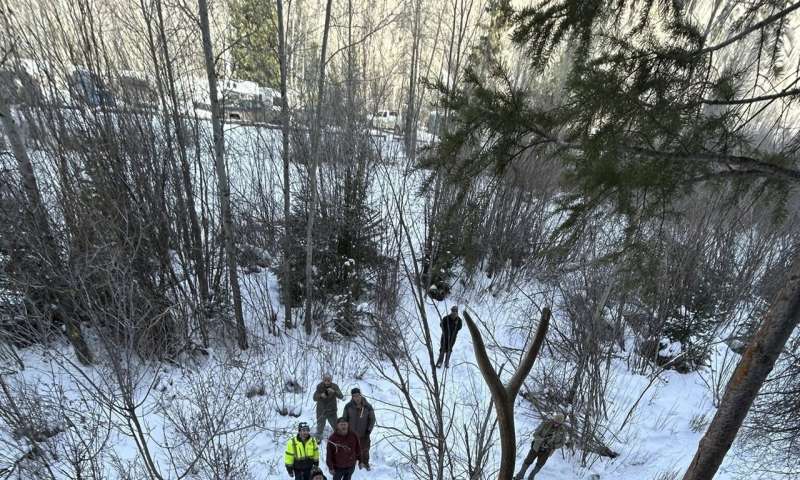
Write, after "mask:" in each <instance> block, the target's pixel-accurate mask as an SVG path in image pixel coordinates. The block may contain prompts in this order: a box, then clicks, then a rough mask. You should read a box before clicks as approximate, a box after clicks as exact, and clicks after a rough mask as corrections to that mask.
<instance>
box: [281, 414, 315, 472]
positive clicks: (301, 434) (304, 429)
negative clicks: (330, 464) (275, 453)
mask: <svg viewBox="0 0 800 480" xmlns="http://www.w3.org/2000/svg"><path fill="white" fill-rule="evenodd" d="M284 464H285V465H286V471H288V472H289V476H290V477H294V478H295V480H311V478H312V477H311V470H312V469H314V468H317V467H318V466H319V448H318V447H317V440H316V439H315V438H314V437H312V436H311V429H310V428H309V427H308V424H307V423H305V422H301V423H300V425H299V426H298V427H297V435H296V436H294V437H292V438H290V439H289V442H288V443H287V444H286V452H284Z"/></svg>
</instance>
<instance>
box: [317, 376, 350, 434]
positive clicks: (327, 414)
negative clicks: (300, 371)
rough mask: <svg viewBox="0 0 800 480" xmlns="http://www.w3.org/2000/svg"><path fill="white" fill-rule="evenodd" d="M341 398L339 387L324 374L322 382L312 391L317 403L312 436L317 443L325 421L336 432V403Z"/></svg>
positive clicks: (342, 395) (331, 378) (342, 396)
mask: <svg viewBox="0 0 800 480" xmlns="http://www.w3.org/2000/svg"><path fill="white" fill-rule="evenodd" d="M343 398H344V394H343V393H342V391H341V390H340V389H339V385H336V384H335V383H333V377H331V375H330V374H329V373H326V374H324V375H323V376H322V382H321V383H320V384H319V385H317V389H316V390H315V391H314V401H315V402H317V432H316V434H315V435H314V436H315V437H317V441H319V440H322V432H323V431H324V430H325V422H326V421H327V422H328V423H329V424H330V426H331V429H332V430H336V411H337V410H338V408H337V402H338V400H340V399H343Z"/></svg>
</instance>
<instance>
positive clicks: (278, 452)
mask: <svg viewBox="0 0 800 480" xmlns="http://www.w3.org/2000/svg"><path fill="white" fill-rule="evenodd" d="M237 128H238V130H237ZM238 132H245V137H247V133H246V132H247V130H246V129H242V128H241V127H234V129H233V130H231V132H230V133H229V135H230V136H229V138H230V140H229V148H231V150H232V151H233V152H234V153H233V154H235V155H237V156H239V158H242V159H245V158H249V159H250V160H251V161H250V162H246V161H240V162H232V167H231V169H232V176H233V177H234V191H235V193H236V194H240V195H244V194H245V193H246V191H247V189H248V186H249V185H250V183H249V180H252V178H254V176H256V175H257V174H256V173H254V172H256V170H257V169H258V167H259V162H260V161H262V160H264V159H265V158H266V159H270V160H271V161H277V160H276V159H278V158H279V157H278V153H279V152H275V151H272V150H267V152H268V153H263V151H261V152H262V153H261V155H262V156H261V157H258V156H254V155H249V154H248V152H249V151H250V150H248V148H252V147H253V146H257V144H249V143H247V142H244V144H238V145H237V143H236V137H237V135H238V134H239V133H238ZM264 133H265V135H266V136H265V137H263V138H261V139H260V140H259V141H264V142H266V143H267V144H271V145H277V144H278V143H279V142H278V141H277V135H278V134H279V132H278V131H276V130H264ZM378 141H381V142H384V143H383V144H382V145H381V150H382V151H383V152H386V155H387V157H392V156H395V155H397V154H398V151H399V149H400V146H399V145H400V143H401V142H400V141H399V140H398V139H396V138H392V137H390V136H387V137H383V138H380V139H379V140H378ZM237 148H239V149H241V150H240V151H238V153H236V149H237ZM273 165H274V164H273ZM296 174H297V173H296V171H294V170H293V175H296ZM258 175H264V178H271V179H272V180H271V181H273V182H275V183H274V185H275V186H277V185H279V182H280V180H279V177H278V176H277V175H271V174H269V173H268V172H267V174H264V173H263V172H262V173H261V174H258ZM375 175H376V177H375V180H376V183H377V184H378V185H381V186H384V187H385V186H387V185H388V184H391V185H392V186H393V187H394V188H391V189H389V188H382V189H380V190H381V191H382V192H383V193H384V194H388V193H387V192H392V193H391V195H393V196H395V198H394V199H393V200H397V199H399V200H400V201H399V202H395V203H399V204H400V205H401V206H402V207H401V208H404V209H407V210H406V214H407V215H408V216H409V217H410V218H411V219H412V221H411V222H410V223H411V224H412V225H415V226H417V227H419V225H421V222H415V221H413V220H414V219H415V218H417V219H418V218H419V214H420V211H421V208H422V206H421V205H420V204H419V202H417V201H415V200H414V198H413V194H414V192H415V188H414V187H415V185H416V184H417V181H418V178H416V177H414V175H418V174H411V175H410V176H406V175H404V173H403V169H402V167H401V166H397V165H394V166H393V165H389V164H387V165H384V166H381V167H379V168H377V169H376V173H375ZM275 191H276V192H278V191H279V189H277V188H276V190H275ZM386 200H387V199H385V198H384V199H379V198H376V199H375V201H376V206H377V207H379V208H381V209H384V213H385V214H387V215H389V217H390V218H391V212H390V211H389V210H391V208H393V207H392V206H391V204H392V202H388V201H386ZM387 228H388V226H387ZM414 233H415V235H417V236H418V238H417V239H416V240H417V241H419V240H420V239H421V233H422V232H421V231H415V232H414ZM241 282H242V289H243V295H244V303H245V313H246V316H247V324H248V329H249V333H250V335H251V339H252V340H251V344H252V345H253V346H252V348H251V349H250V350H248V351H246V352H240V351H238V350H237V349H236V348H235V347H233V346H230V347H226V345H225V344H224V343H223V342H218V343H217V344H216V346H215V347H214V348H211V349H210V350H209V351H208V352H207V354H198V355H194V356H190V355H186V356H185V358H184V360H185V361H184V362H183V363H182V364H181V365H165V364H150V363H146V362H144V361H142V360H141V359H138V358H133V357H132V356H131V355H127V354H120V353H119V352H106V353H105V354H102V351H103V350H102V346H101V345H100V344H99V343H98V342H99V340H98V339H90V341H92V342H93V345H94V346H95V348H96V350H97V351H99V352H101V354H100V358H99V359H98V360H99V361H98V362H97V365H96V366H94V367H90V368H85V367H80V366H79V364H78V362H77V359H76V358H75V356H74V354H73V352H72V351H71V350H70V349H69V348H68V347H67V346H66V345H65V344H64V343H63V342H61V343H57V344H56V346H55V348H51V349H44V348H43V347H40V346H37V347H30V348H27V349H25V350H23V351H22V352H21V354H20V355H21V358H22V360H23V362H24V364H25V369H24V370H19V369H16V370H15V371H14V373H10V374H8V375H4V380H5V383H6V384H7V385H8V387H7V388H9V389H10V390H11V391H13V392H17V393H18V392H27V393H28V394H29V395H27V396H24V395H23V396H21V397H27V398H28V399H30V402H29V403H25V404H20V405H19V408H20V409H21V410H23V411H28V412H31V414H32V416H34V417H36V418H39V419H40V420H41V422H43V423H46V424H48V425H51V426H53V427H57V429H58V430H60V431H61V433H58V434H56V435H55V436H54V437H52V438H51V439H49V440H42V441H41V443H42V444H44V445H48V447H47V448H52V449H53V452H54V455H53V458H57V459H58V460H57V461H56V462H55V463H54V466H53V473H54V475H55V476H56V478H59V479H62V478H63V479H72V478H76V477H75V465H74V464H72V465H70V458H74V457H75V452H76V451H79V450H80V451H85V452H90V453H93V454H94V455H96V458H94V459H93V460H94V461H93V462H92V461H91V459H83V460H82V462H83V463H81V465H91V464H92V463H94V464H95V465H97V466H99V470H97V471H92V470H91V468H89V467H86V468H88V472H85V473H84V474H85V475H86V476H85V477H84V478H108V479H124V478H130V479H139V478H146V473H145V470H146V469H148V468H151V469H152V468H154V469H156V470H158V471H159V472H160V474H161V475H162V476H163V477H164V478H181V476H182V475H184V474H185V476H183V477H182V478H189V479H213V478H229V477H224V476H222V475H226V474H227V475H231V476H230V478H253V479H278V478H287V475H286V472H285V469H284V467H283V465H282V451H283V448H284V445H285V442H286V440H287V439H288V438H289V436H290V435H291V434H293V433H294V432H295V430H296V425H297V423H298V422H300V421H304V422H308V423H310V424H314V422H315V419H314V403H313V401H312V398H311V397H312V393H313V389H314V386H315V385H316V383H317V382H318V381H319V379H320V376H321V373H322V372H323V371H326V372H331V373H332V374H333V376H334V381H336V382H337V383H338V384H339V385H340V386H341V387H342V390H343V391H345V392H349V390H350V389H351V388H352V387H356V386H358V387H359V388H360V389H361V390H362V392H363V393H364V395H365V396H366V398H367V399H368V400H369V401H370V402H371V403H372V404H373V406H374V407H375V409H376V417H377V421H378V426H377V427H376V429H375V431H374V433H373V455H372V463H373V466H374V468H373V470H372V471H371V472H368V473H367V472H357V473H356V475H355V478H362V479H367V478H369V479H374V480H389V479H391V480H394V479H398V478H401V479H405V478H414V477H413V473H412V472H413V471H414V468H415V467H418V466H419V463H418V462H419V459H418V458H417V457H415V456H416V455H419V453H420V450H419V446H418V445H416V446H415V445H414V441H413V439H409V438H408V437H407V436H405V435H404V434H403V433H402V432H406V433H408V432H411V431H412V430H413V428H412V426H411V425H410V423H409V421H408V420H409V418H408V415H407V410H406V408H405V407H407V406H408V405H407V399H406V398H404V397H403V396H402V395H401V394H400V392H399V391H398V389H397V388H396V387H395V386H394V385H393V383H392V380H397V377H396V375H394V373H393V371H392V368H391V366H390V365H389V364H388V362H387V361H386V360H381V359H380V358H377V357H375V356H373V354H372V352H371V350H370V349H369V348H367V347H366V346H365V345H364V343H363V342H360V341H345V340H337V341H333V342H331V341H328V340H325V339H322V338H320V337H318V336H313V337H310V338H309V337H306V336H305V335H304V334H302V333H301V332H300V330H299V329H298V330H293V331H289V332H288V333H282V334H281V335H280V336H273V335H271V334H270V333H269V329H268V326H267V321H268V320H267V318H268V315H267V312H269V311H270V309H273V310H274V311H276V312H277V313H278V315H279V321H278V324H279V325H280V324H282V319H281V318H280V315H282V313H281V307H280V305H279V304H278V299H279V294H278V288H277V282H276V278H275V277H274V275H273V274H272V273H271V272H269V271H266V270H265V271H261V272H257V273H250V274H244V275H242V280H241ZM476 285H477V286H472V287H470V288H468V289H467V288H466V287H458V288H457V289H456V291H454V292H453V293H452V295H451V298H450V299H448V300H447V301H445V302H434V301H431V300H430V299H428V300H426V303H425V310H426V312H427V316H428V318H429V319H431V320H430V324H431V330H432V339H431V341H432V344H433V345H434V346H435V348H434V349H435V350H438V344H439V334H440V332H439V328H438V321H437V320H438V318H439V317H440V316H441V315H443V314H444V313H445V312H446V311H447V309H448V308H449V306H450V305H452V304H453V303H458V304H459V305H461V306H462V307H465V308H468V309H469V310H470V311H471V312H472V313H473V316H474V317H476V318H479V319H481V320H482V321H483V323H484V327H485V328H486V331H487V332H490V333H491V335H492V336H493V337H494V340H495V341H496V342H497V343H498V344H499V345H503V346H509V347H516V348H518V349H521V348H523V347H524V344H525V341H526V338H527V337H526V336H525V334H526V332H521V331H520V330H519V329H518V328H516V327H517V326H518V324H519V320H520V318H538V314H537V313H536V312H537V309H536V307H537V305H533V304H532V303H531V300H530V299H529V298H528V296H527V295H524V294H523V293H521V292H522V291H530V292H532V291H535V290H536V288H535V287H536V285H535V284H529V285H522V286H521V287H520V291H516V292H514V291H501V292H497V291H492V292H490V291H489V285H488V282H483V281H478V282H476ZM534 300H537V301H538V302H541V304H543V302H544V299H534ZM541 304H540V305H538V306H541ZM554 314H555V321H556V322H559V321H561V315H562V314H561V313H560V312H559V311H558V309H557V308H556V309H555V313H554ZM399 317H400V322H401V325H403V326H404V328H403V330H402V334H403V337H404V338H405V339H406V341H407V342H408V345H410V346H411V349H410V352H409V359H408V362H409V364H410V363H411V361H413V360H415V359H418V360H419V363H418V365H422V366H426V365H428V357H427V350H426V349H425V348H424V347H425V346H424V344H423V341H422V338H423V336H422V331H421V328H420V325H421V324H420V315H419V313H418V311H417V307H416V305H415V303H414V298H413V296H412V295H411V290H410V286H409V285H406V286H405V288H404V294H403V295H402V298H401V305H400V308H399ZM527 334H530V332H527ZM726 348H727V347H725V346H724V345H723V346H720V347H719V348H718V349H717V353H716V354H717V355H718V356H719V357H722V356H723V355H725V354H726V353H727V352H726V351H725V350H724V349H726ZM115 353H116V354H117V355H115ZM490 355H491V356H493V358H494V360H495V361H496V363H495V365H500V364H502V363H503V362H505V361H506V358H505V357H504V356H503V355H504V353H503V352H502V351H500V350H492V351H491V352H490ZM728 355H729V354H728ZM714 360H715V361H713V362H712V364H714V365H718V364H719V363H720V362H719V361H718V360H717V359H714ZM115 361H123V363H124V364H125V366H126V368H125V369H124V370H125V372H126V375H124V378H121V377H119V376H116V377H115V375H116V374H117V373H119V372H118V371H119V369H116V370H115V368H114V365H113V363H114V362H115ZM553 361H554V360H553V359H552V358H550V357H548V354H547V353H546V350H545V353H543V355H542V358H540V360H539V361H538V363H537V365H536V367H535V368H534V371H533V372H532V375H531V376H530V377H529V379H528V380H527V386H529V387H531V388H532V389H534V390H535V386H536V382H537V372H542V371H545V370H547V368H548V362H553ZM451 365H452V367H451V368H450V369H449V370H446V371H439V372H440V374H443V376H442V377H441V382H442V386H443V391H444V392H445V393H444V394H443V398H444V403H445V406H446V409H445V412H446V413H445V416H446V418H447V419H448V421H450V422H452V426H453V428H454V431H453V432H452V439H451V441H452V442H453V446H452V450H453V452H452V453H453V455H454V456H460V455H463V454H464V451H463V446H462V445H460V444H458V440H457V438H458V435H457V429H459V428H461V427H462V426H463V425H470V424H471V423H474V422H475V418H474V415H475V412H483V411H486V409H487V408H489V394H488V390H487V388H486V387H485V385H484V383H483V380H482V377H481V375H480V372H479V371H478V368H477V366H476V365H475V361H474V354H473V350H472V344H471V341H470V338H469V335H468V333H467V331H466V329H464V330H462V332H461V334H460V336H459V339H458V342H457V344H456V346H455V351H454V354H453V358H452V360H451ZM404 368H406V370H404V371H405V373H409V371H410V367H408V366H406V367H404ZM115 371H116V373H115ZM381 372H383V373H381ZM505 372H506V374H507V372H508V369H506V370H505ZM710 376H713V375H712V372H711V371H710V370H709V369H706V370H704V371H701V372H697V373H692V374H679V373H676V372H674V371H663V372H660V373H659V374H658V375H655V376H644V375H639V374H635V373H633V372H632V371H631V370H630V369H629V367H628V365H627V363H626V360H625V358H624V357H623V356H619V357H618V358H614V359H613V360H612V361H611V362H610V363H609V364H608V379H609V384H608V392H609V395H608V411H607V413H606V417H607V421H606V423H607V429H606V431H605V432H603V437H604V438H605V439H606V441H607V442H608V446H609V447H610V448H611V449H613V450H614V451H616V452H619V453H620V455H619V457H618V458H616V459H613V460H611V459H607V458H602V459H597V458H596V457H590V458H589V461H588V462H586V463H584V462H583V461H582V458H581V457H582V455H581V452H580V451H576V452H572V451H570V450H569V449H566V448H565V449H562V450H561V451H559V452H557V453H556V454H554V455H553V456H552V457H551V459H550V461H549V462H548V464H547V466H546V467H545V469H544V470H543V471H542V472H541V473H540V474H539V475H538V476H537V479H539V480H555V479H583V478H587V479H588V478H600V479H618V480H650V479H652V480H668V479H672V478H680V473H682V471H683V470H684V469H685V468H686V466H687V465H688V463H689V462H690V460H691V458H692V456H693V454H694V452H695V449H696V446H697V442H698V441H699V439H700V437H701V434H702V431H703V430H704V427H705V424H706V422H707V421H708V420H709V419H710V418H711V416H712V415H713V413H714V408H713V398H714V394H713V392H712V390H711V389H710V388H709V386H708V385H709V378H710ZM407 378H408V379H410V381H411V383H410V384H409V391H410V392H411V394H412V398H413V400H414V402H417V403H418V405H416V406H417V407H419V408H422V409H423V410H424V409H426V408H428V407H429V406H430V405H429V404H428V403H426V401H425V395H426V393H425V390H424V388H423V385H422V384H421V383H420V382H419V379H417V378H416V377H415V376H414V375H412V374H409V375H408V377H407ZM290 381H291V382H292V383H293V384H297V385H299V386H300V387H301V391H291V390H292V388H291V386H290V388H287V382H290ZM128 394H129V396H130V398H131V399H132V400H133V403H131V404H126V402H125V401H124V398H125V397H126V396H127V395H128ZM343 404H344V402H341V403H340V407H342V406H343ZM131 412H135V414H136V415H135V418H136V419H137V420H138V422H139V425H138V426H137V425H134V424H132V421H131V419H132V417H133V416H132V415H131ZM516 415H517V416H516V422H517V423H516V424H517V433H518V439H519V441H518V443H519V445H518V457H517V465H519V464H521V462H522V459H523V458H524V456H525V454H526V453H527V448H528V446H529V439H530V437H531V435H532V432H533V430H534V429H535V428H536V426H537V425H538V422H539V418H538V417H537V415H536V414H535V413H534V412H533V410H532V408H531V406H530V403H529V402H528V401H527V400H524V399H522V398H521V397H520V398H519V399H518V402H517V408H516ZM109 419H110V423H109V421H108V420H109ZM3 425H5V423H4V424H3ZM109 426H110V427H109ZM137 442H139V444H138V446H137ZM32 447H33V445H32V444H31V442H30V439H29V438H27V437H26V436H25V435H20V433H19V432H13V431H11V430H10V429H8V428H5V427H2V428H0V462H2V465H10V464H11V463H13V462H14V461H16V460H17V459H19V458H21V457H22V456H24V455H25V454H26V453H27V452H29V451H31V448H32ZM142 449H146V450H147V451H148V452H150V454H151V456H152V458H153V465H151V466H150V467H148V466H147V465H146V463H147V462H145V461H144V460H143V458H142V455H141V451H142ZM323 452H324V449H323ZM197 458H199V459H200V460H197ZM490 458H491V460H490V467H491V466H492V465H495V466H496V463H497V462H498V461H499V442H498V441H497V437H495V441H494V448H493V449H492V450H491V457H490ZM78 463H80V462H78ZM746 467H747V465H744V464H742V463H741V462H740V461H739V460H737V457H736V456H734V455H729V456H728V459H727V460H726V463H725V464H724V465H723V468H722V469H721V471H720V473H719V474H718V476H717V477H716V478H718V479H720V480H733V479H739V478H760V479H770V478H773V477H770V476H769V474H766V473H760V474H753V473H751V472H747V470H746ZM82 468H83V467H82ZM122 472H128V475H127V476H125V475H123V474H122ZM236 474H240V475H241V476H234V475H236ZM25 475H28V476H25ZM30 475H31V473H26V474H23V475H22V476H21V477H11V478H34V477H35V476H36V474H33V477H31V476H30ZM42 475H44V474H43V473H42ZM593 475H599V477H596V476H595V477H593ZM453 478H466V477H464V476H463V472H461V471H454V472H453ZM774 478H778V477H774Z"/></svg>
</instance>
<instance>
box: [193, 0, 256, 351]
mask: <svg viewBox="0 0 800 480" xmlns="http://www.w3.org/2000/svg"><path fill="white" fill-rule="evenodd" d="M197 5H198V8H199V10H200V33H201V36H202V40H203V57H204V59H205V67H206V76H207V77H208V92H209V96H210V103H211V124H212V130H213V137H214V168H215V170H216V173H217V196H218V197H219V204H220V215H221V217H222V243H223V245H224V247H225V259H226V263H227V267H228V283H229V284H230V289H231V294H232V296H233V312H234V316H235V321H236V334H237V341H238V343H239V348H241V349H242V350H246V349H247V329H246V327H245V324H244V316H243V314H242V293H241V290H240V287H239V274H238V270H237V261H236V239H235V237H234V232H233V218H232V213H231V186H230V179H229V178H228V171H227V166H226V165H225V137H224V130H223V122H222V108H221V105H220V101H219V97H218V96H217V70H216V63H215V62H214V50H213V45H212V44H211V26H210V22H209V19H208V17H209V15H208V2H207V1H206V0H198V1H197Z"/></svg>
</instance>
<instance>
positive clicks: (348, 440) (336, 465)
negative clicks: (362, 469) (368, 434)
mask: <svg viewBox="0 0 800 480" xmlns="http://www.w3.org/2000/svg"><path fill="white" fill-rule="evenodd" d="M360 461H361V444H360V443H359V442H358V436H357V435H356V434H355V433H353V432H351V431H350V426H349V424H348V423H347V420H345V419H344V418H340V419H339V420H337V421H336V431H335V432H333V433H332V434H331V436H330V437H328V448H327V455H326V456H325V463H326V464H327V465H328V470H330V471H331V473H333V480H350V479H351V478H352V477H353V472H354V471H355V470H356V464H357V463H359V462H360Z"/></svg>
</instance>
